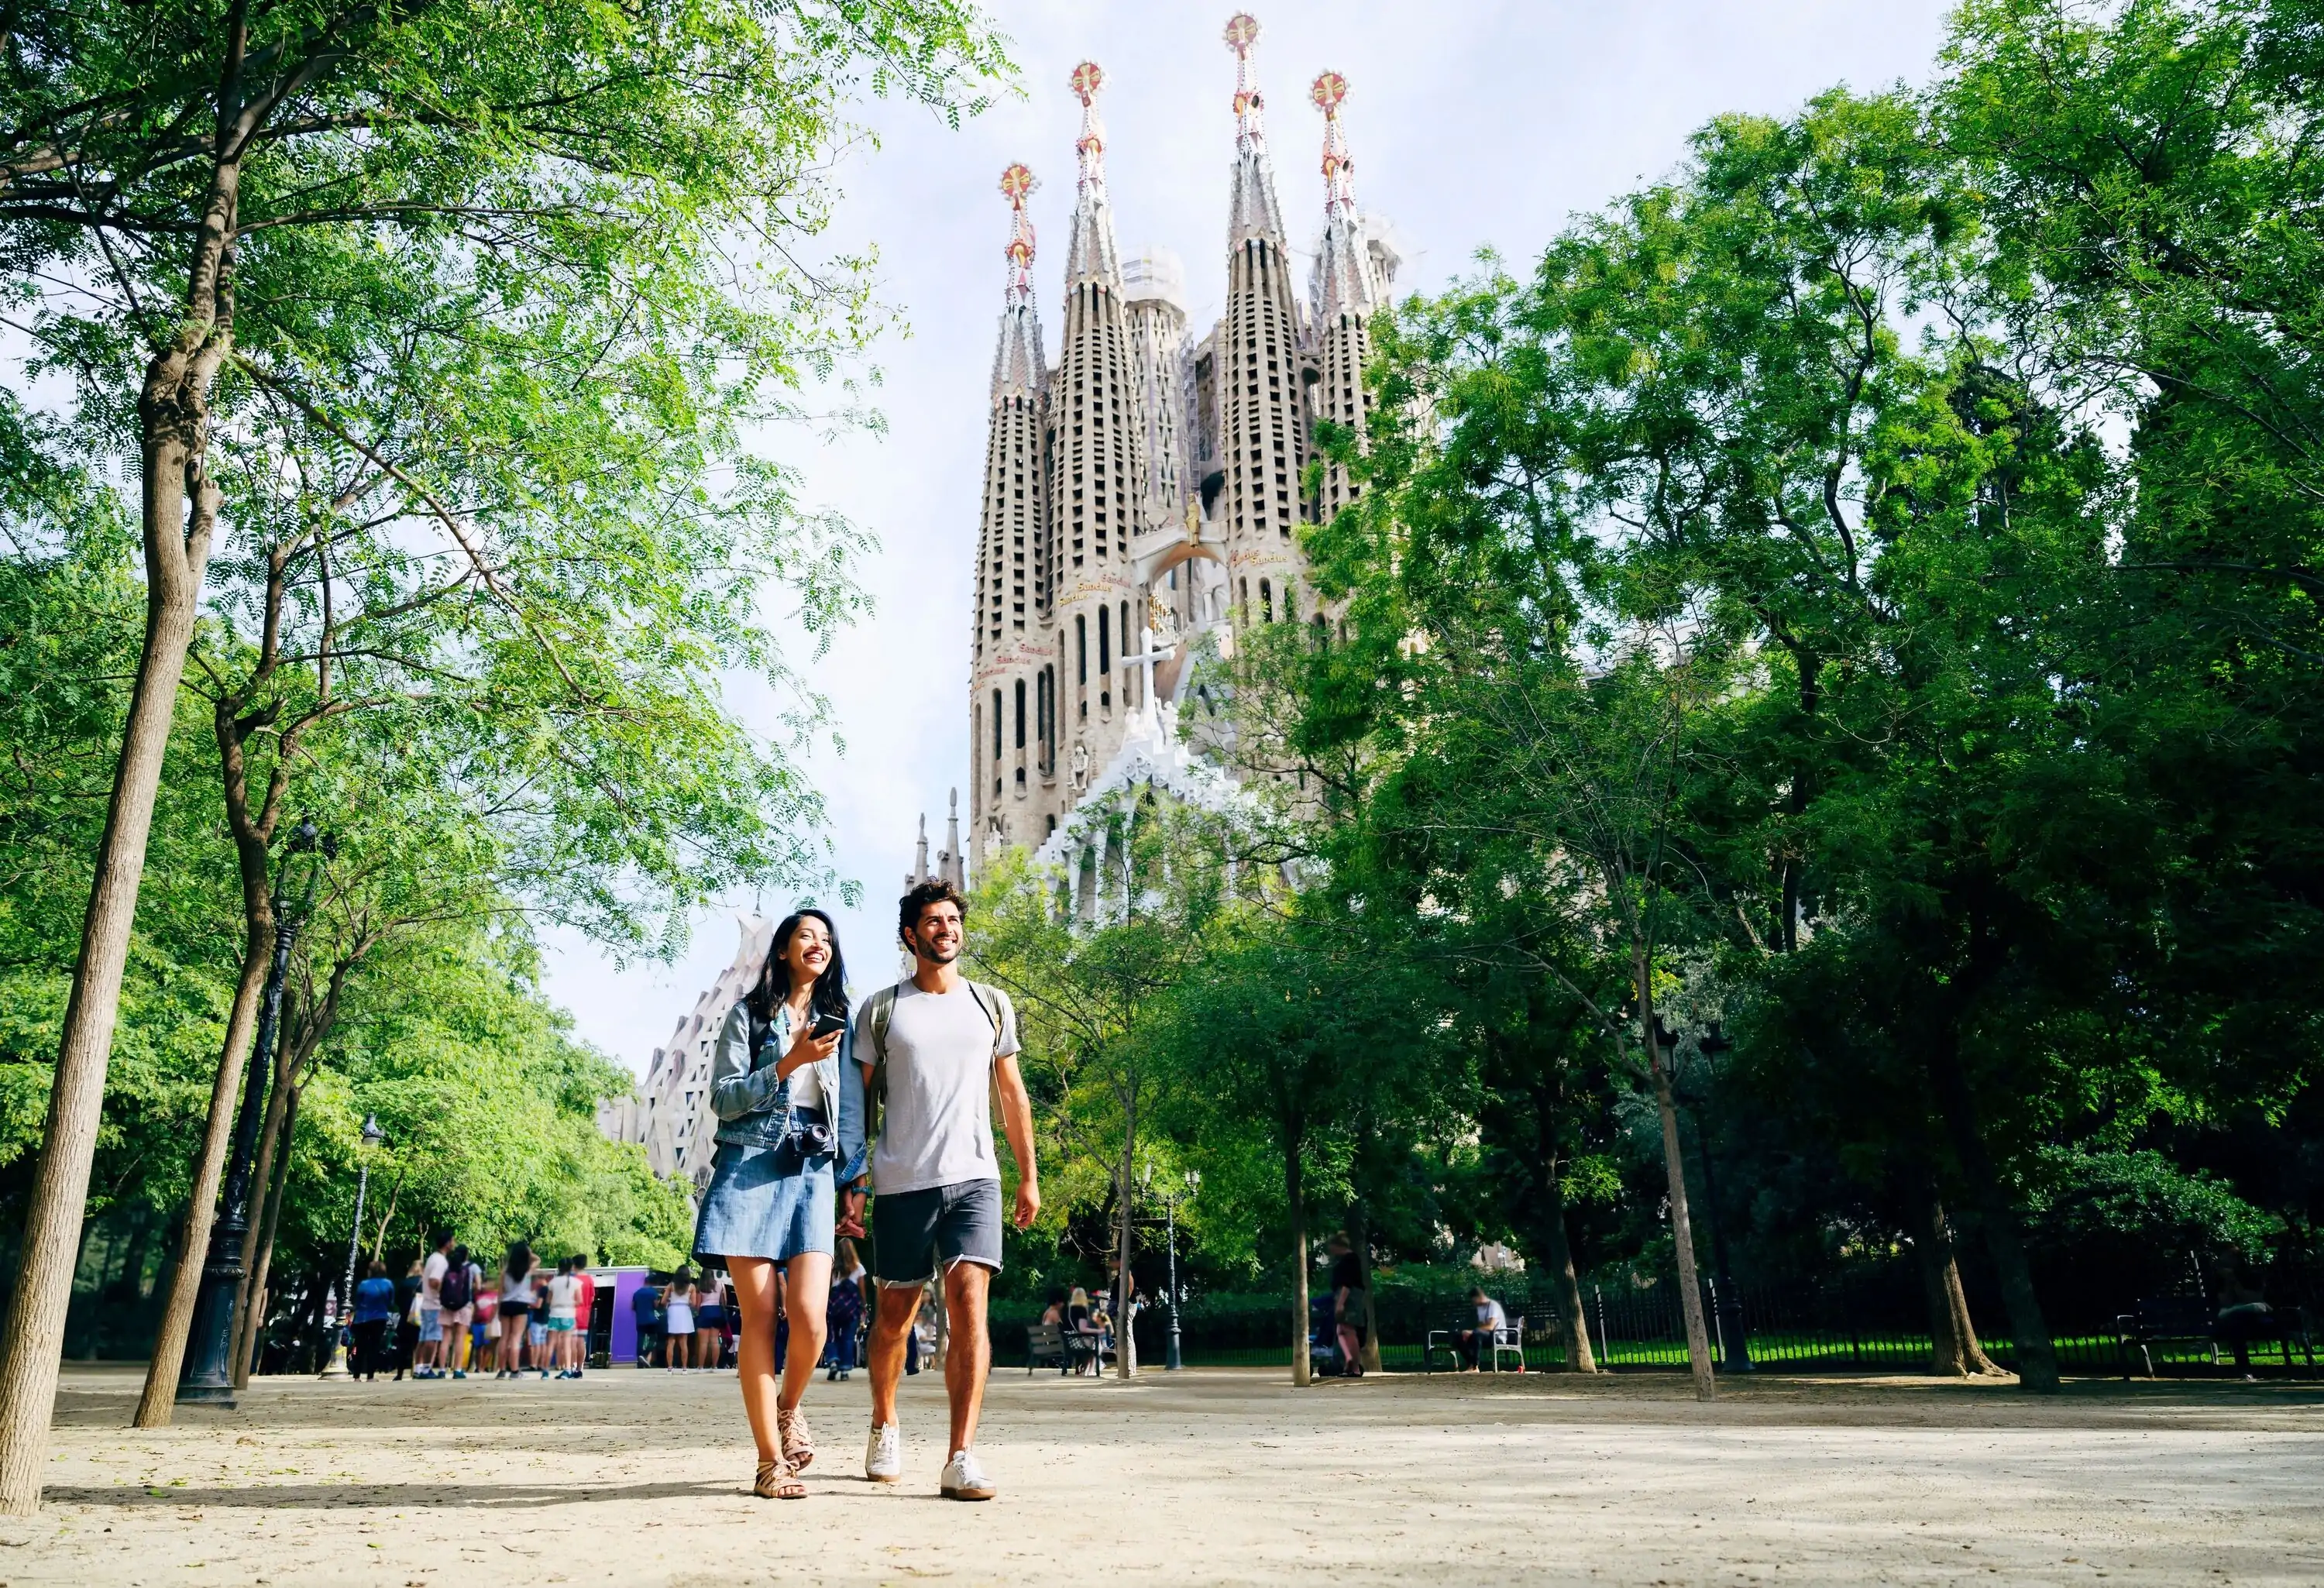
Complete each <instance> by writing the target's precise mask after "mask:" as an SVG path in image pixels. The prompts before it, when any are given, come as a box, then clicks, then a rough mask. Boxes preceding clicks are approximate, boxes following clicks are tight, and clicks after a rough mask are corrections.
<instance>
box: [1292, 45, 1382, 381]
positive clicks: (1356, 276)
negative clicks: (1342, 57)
mask: <svg viewBox="0 0 2324 1588" xmlns="http://www.w3.org/2000/svg"><path fill="white" fill-rule="evenodd" d="M1307 97H1308V98H1310V99H1312V100H1313V101H1314V104H1315V108H1316V109H1318V110H1320V111H1322V112H1323V246H1322V247H1321V248H1320V249H1318V250H1317V252H1316V255H1315V282H1314V305H1313V307H1314V316H1315V322H1316V324H1317V325H1319V326H1323V325H1328V324H1330V323H1331V322H1332V321H1333V320H1334V319H1338V318H1339V317H1340V316H1341V315H1342V314H1353V315H1360V316H1361V315H1369V314H1370V313H1371V312H1372V311H1373V310H1374V309H1377V308H1379V302H1380V299H1381V297H1382V296H1383V293H1382V291H1381V286H1380V280H1379V269H1378V267H1377V266H1376V265H1375V263H1373V260H1372V255H1371V242H1370V239H1369V237H1368V236H1367V235H1365V228H1364V217H1363V212H1362V211H1361V210H1360V209H1358V208H1356V184H1355V177H1354V171H1355V162H1354V161H1353V160H1351V158H1350V157H1349V154H1348V134H1347V131H1346V129H1345V128H1343V127H1342V126H1341V125H1340V102H1341V101H1342V100H1343V99H1345V98H1346V97H1348V79H1347V78H1343V77H1342V76H1341V75H1340V74H1339V73H1338V72H1335V71H1327V72H1324V73H1323V75H1322V76H1320V77H1318V78H1316V79H1315V81H1314V85H1313V86H1312V87H1310V88H1308V90H1307ZM1326 417H1329V416H1326Z"/></svg>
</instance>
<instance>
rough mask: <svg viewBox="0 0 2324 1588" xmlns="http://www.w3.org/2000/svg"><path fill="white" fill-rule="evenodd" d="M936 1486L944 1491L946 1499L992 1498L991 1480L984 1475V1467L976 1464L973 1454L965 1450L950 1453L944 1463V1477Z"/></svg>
mask: <svg viewBox="0 0 2324 1588" xmlns="http://www.w3.org/2000/svg"><path fill="white" fill-rule="evenodd" d="M936 1486H937V1487H938V1488H939V1489H941V1490H943V1491H944V1497H945V1499H946V1500H990V1499H991V1498H992V1480H991V1478H988V1477H986V1476H985V1475H984V1469H983V1468H982V1467H981V1466H979V1465H977V1464H976V1456H975V1454H973V1452H970V1451H966V1450H955V1451H954V1452H953V1453H952V1459H951V1460H950V1461H948V1462H946V1463H945V1470H944V1477H943V1478H942V1479H940V1480H939V1481H938V1482H937V1485H936Z"/></svg>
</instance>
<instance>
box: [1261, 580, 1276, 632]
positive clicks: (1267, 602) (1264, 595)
mask: <svg viewBox="0 0 2324 1588" xmlns="http://www.w3.org/2000/svg"><path fill="white" fill-rule="evenodd" d="M1259 617H1260V621H1261V622H1263V623H1273V622H1274V621H1275V586H1274V585H1273V583H1272V582H1271V581H1269V580H1267V579H1261V580H1259Z"/></svg>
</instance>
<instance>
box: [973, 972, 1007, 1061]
mask: <svg viewBox="0 0 2324 1588" xmlns="http://www.w3.org/2000/svg"><path fill="white" fill-rule="evenodd" d="M968 991H969V993H970V995H971V996H973V998H975V1000H976V1007H977V1008H979V1009H981V1010H982V1011H984V1018H985V1020H987V1021H989V1022H990V1023H991V1027H992V1055H993V1057H995V1058H998V1057H1001V989H1000V988H998V987H994V986H990V985H988V984H986V983H982V982H971V983H969V984H968Z"/></svg>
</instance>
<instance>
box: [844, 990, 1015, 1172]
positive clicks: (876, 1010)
mask: <svg viewBox="0 0 2324 1588" xmlns="http://www.w3.org/2000/svg"><path fill="white" fill-rule="evenodd" d="M903 986H904V983H901V982H898V983H895V984H894V985H892V986H887V987H882V988H881V989H880V991H878V992H874V993H873V994H871V997H869V998H867V999H865V1000H864V1001H863V1012H862V1026H863V1028H864V1029H867V1030H869V1031H870V1032H871V1053H872V1068H871V1085H869V1086H866V1087H865V1088H864V1089H863V1140H866V1141H869V1140H871V1139H872V1138H873V1137H875V1136H877V1135H878V1134H879V1133H880V1112H881V1105H882V1104H883V1103H886V1102H887V1098H888V1023H889V1022H890V1020H893V1019H894V1018H895V1015H896V994H897V993H898V992H901V991H902V990H903ZM968 991H969V995H970V996H971V997H973V998H974V999H975V1000H976V1007H977V1008H979V1009H981V1010H982V1011H984V1018H985V1019H986V1020H988V1021H990V1022H991V1026H992V1050H993V1053H994V1055H995V1056H996V1057H997V1056H998V1055H999V1053H1000V1051H1001V989H1000V988H998V987H988V986H986V985H985V984H984V983H982V982H970V983H968Z"/></svg>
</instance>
